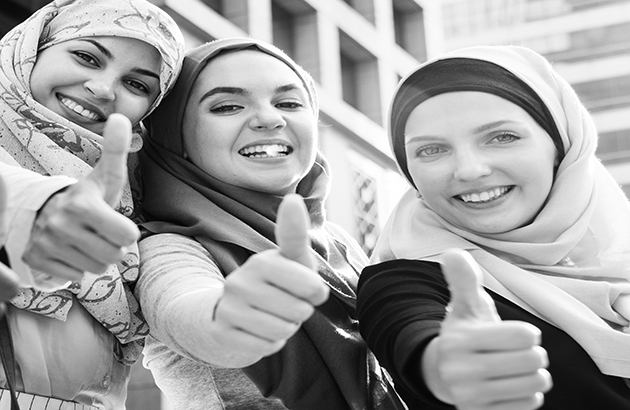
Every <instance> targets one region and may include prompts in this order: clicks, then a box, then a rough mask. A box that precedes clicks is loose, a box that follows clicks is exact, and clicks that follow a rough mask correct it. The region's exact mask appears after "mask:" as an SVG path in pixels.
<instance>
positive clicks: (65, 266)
mask: <svg viewBox="0 0 630 410" xmlns="http://www.w3.org/2000/svg"><path fill="white" fill-rule="evenodd" d="M103 139H104V143H103V153H102V157H101V159H100V161H99V162H98V164H96V166H95V167H94V170H93V171H92V172H91V173H90V174H89V175H87V176H86V177H85V178H83V179H82V180H80V181H78V182H77V183H76V184H74V185H71V186H70V187H68V188H66V189H65V190H62V191H59V192H58V193H56V194H54V195H53V196H51V197H50V198H49V200H48V201H47V202H46V203H45V204H44V206H43V207H42V208H41V209H40V211H39V213H38V216H37V219H36V220H35V224H34V227H33V230H32V232H31V236H30V239H29V243H28V245H27V247H26V250H25V252H24V254H23V255H22V259H23V260H24V261H25V262H26V263H27V264H28V265H29V266H30V267H31V268H33V269H36V270H38V271H41V272H43V273H45V274H48V275H51V276H54V277H56V278H59V279H60V281H59V284H62V283H64V282H66V281H68V280H70V281H79V280H81V278H82V277H83V273H84V272H85V271H88V272H92V273H102V272H104V271H105V270H106V269H107V267H108V266H109V265H111V264H112V263H116V262H118V261H120V260H121V259H122V258H123V257H124V255H125V254H126V247H127V246H129V245H131V244H132V243H133V242H135V241H136V240H137V239H138V237H139V231H138V228H137V227H136V226H135V224H134V223H133V222H132V221H131V220H129V219H128V218H126V217H125V216H123V215H121V214H119V213H118V212H116V211H115V210H114V209H113V208H112V206H114V205H115V204H116V203H117V201H118V200H119V198H120V195H121V193H122V190H123V187H124V185H125V181H126V176H127V154H128V151H129V145H130V142H131V124H130V122H129V120H128V119H127V118H126V117H124V116H123V115H120V114H112V115H110V117H109V118H108V120H107V124H106V126H105V130H104V133H103Z"/></svg>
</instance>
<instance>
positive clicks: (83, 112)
mask: <svg viewBox="0 0 630 410" xmlns="http://www.w3.org/2000/svg"><path fill="white" fill-rule="evenodd" d="M59 101H61V104H63V105H64V106H65V107H67V108H68V109H70V110H72V111H74V112H75V113H77V114H78V115H80V116H81V117H83V118H86V119H88V120H91V121H103V118H102V117H101V116H100V115H99V114H97V113H95V112H94V111H90V110H88V109H87V108H85V107H83V106H81V105H79V104H78V103H76V102H75V101H72V100H71V99H69V98H67V97H61V98H60V99H59Z"/></svg>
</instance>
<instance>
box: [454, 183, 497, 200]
mask: <svg viewBox="0 0 630 410" xmlns="http://www.w3.org/2000/svg"><path fill="white" fill-rule="evenodd" d="M508 189H509V188H508V187H505V186H504V187H499V188H494V189H490V190H488V191H484V192H479V193H475V194H465V195H460V196H459V197H460V198H461V199H462V201H464V202H486V201H490V200H491V199H495V198H498V197H499V196H501V195H503V194H505V193H506V192H507V191H508Z"/></svg>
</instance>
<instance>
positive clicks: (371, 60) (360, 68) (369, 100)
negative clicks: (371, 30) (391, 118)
mask: <svg viewBox="0 0 630 410" xmlns="http://www.w3.org/2000/svg"><path fill="white" fill-rule="evenodd" d="M339 43H340V46H341V47H340V48H341V50H340V53H341V82H342V87H343V89H342V95H343V100H344V101H345V102H347V103H348V104H350V105H351V106H353V107H354V108H356V109H357V110H359V111H361V112H362V113H363V114H365V115H366V116H368V117H369V118H370V119H371V120H372V121H374V122H376V123H378V124H382V113H381V97H380V95H381V93H380V82H379V76H378V61H377V59H376V57H374V56H373V55H372V54H370V52H368V51H367V50H366V49H364V48H363V47H361V46H360V45H359V44H358V43H356V42H355V41H354V40H353V39H351V38H350V37H349V36H348V35H347V34H345V33H344V32H343V31H340V42H339Z"/></svg>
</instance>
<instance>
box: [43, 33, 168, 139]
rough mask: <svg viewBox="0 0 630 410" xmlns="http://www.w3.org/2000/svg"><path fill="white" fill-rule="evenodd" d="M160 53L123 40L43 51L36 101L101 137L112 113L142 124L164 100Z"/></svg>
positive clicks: (62, 45) (78, 42)
mask: <svg viewBox="0 0 630 410" xmlns="http://www.w3.org/2000/svg"><path fill="white" fill-rule="evenodd" d="M160 64H161V57H160V54H159V52H158V51H157V50H156V49H155V48H154V47H153V46H151V45H149V44H147V43H145V42H143V41H140V40H136V39H132V38H124V37H86V38H80V39H76V40H69V41H66V42H63V43H59V44H56V45H54V46H51V47H49V48H47V49H45V50H43V51H41V52H40V53H39V54H38V56H37V61H36V62H35V67H34V68H33V72H32V74H31V92H32V94H33V98H34V99H35V101H37V102H39V103H40V104H42V105H43V106H45V107H46V108H48V109H50V110H52V111H54V112H55V113H57V114H59V115H61V116H62V117H64V118H66V119H68V120H69V121H72V122H74V123H76V124H77V125H80V126H82V127H83V128H87V129H88V130H90V131H92V132H95V133H97V134H102V133H103V128H104V125H105V120H106V119H107V117H108V116H109V115H110V114H112V113H120V114H124V115H125V116H126V117H127V118H129V120H130V121H131V123H132V124H136V123H138V122H139V121H140V120H141V119H142V118H143V117H144V116H145V114H146V113H147V111H148V110H149V107H150V106H151V104H152V103H153V101H155V99H156V97H157V96H158V95H159V94H160V78H159V73H160Z"/></svg>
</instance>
